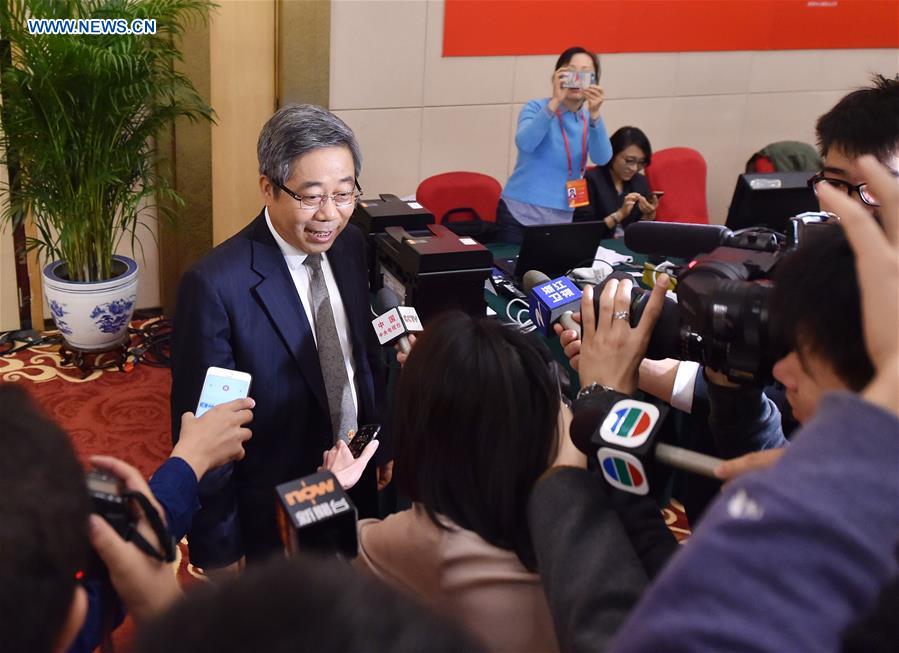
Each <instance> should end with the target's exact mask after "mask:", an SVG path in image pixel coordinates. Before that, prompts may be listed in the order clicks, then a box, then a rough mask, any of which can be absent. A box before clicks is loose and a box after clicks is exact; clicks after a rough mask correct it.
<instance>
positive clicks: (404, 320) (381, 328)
mask: <svg viewBox="0 0 899 653" xmlns="http://www.w3.org/2000/svg"><path fill="white" fill-rule="evenodd" d="M373 308H374V309H375V313H377V314H378V317H376V318H375V319H374V320H372V321H371V326H372V328H373V329H374V330H375V333H376V334H377V336H378V342H380V343H381V344H382V345H392V344H393V343H395V342H398V343H399V347H400V351H402V352H403V353H404V354H408V353H409V352H410V351H411V350H412V345H411V344H409V334H410V333H412V332H419V331H421V330H422V328H423V327H422V325H421V320H419V319H418V313H416V312H415V309H414V308H412V307H411V306H400V298H399V297H397V294H396V293H395V292H393V291H392V290H391V289H390V288H387V287H386V286H385V287H384V288H381V289H380V290H379V291H378V294H377V295H375V303H374V307H373Z"/></svg>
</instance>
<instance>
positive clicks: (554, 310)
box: [522, 270, 582, 338]
mask: <svg viewBox="0 0 899 653" xmlns="http://www.w3.org/2000/svg"><path fill="white" fill-rule="evenodd" d="M522 284H523V285H524V290H525V292H526V293H527V294H528V307H529V309H530V316H531V321H532V322H533V323H534V324H535V325H536V326H537V329H538V330H539V331H540V333H542V334H543V335H544V336H551V335H553V324H555V323H556V322H559V323H560V324H561V325H562V327H563V328H565V329H572V330H574V331H577V335H578V338H580V337H581V326H580V325H579V324H578V323H577V322H575V321H574V320H573V319H572V317H571V314H572V313H573V312H574V311H577V310H580V306H581V294H582V293H581V291H580V289H579V288H578V287H577V286H576V285H575V284H574V282H573V281H572V280H571V279H569V278H568V277H558V278H556V279H550V278H549V277H548V276H546V275H545V274H543V273H542V272H539V271H537V270H529V271H527V272H525V273H524V277H523V278H522Z"/></svg>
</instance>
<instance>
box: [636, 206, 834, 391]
mask: <svg viewBox="0 0 899 653" xmlns="http://www.w3.org/2000/svg"><path fill="white" fill-rule="evenodd" d="M834 224H835V222H834V220H833V219H832V217H831V215H830V214H828V213H821V212H814V213H804V214H802V215H799V216H796V217H793V218H790V220H789V223H788V229H787V232H786V233H785V234H779V233H776V232H773V231H771V230H770V229H767V228H750V229H744V230H741V231H739V232H732V231H730V230H729V229H726V228H724V227H718V226H707V225H688V224H665V223H652V222H647V223H637V224H635V225H632V226H631V227H628V230H627V231H625V242H626V243H627V245H628V247H630V248H631V249H633V250H634V251H637V252H640V253H644V254H655V255H663V256H664V255H668V252H666V251H664V250H665V249H666V245H668V244H669V243H673V248H674V249H675V250H676V252H675V255H679V256H682V257H684V258H692V260H690V261H689V263H687V265H686V266H684V267H683V268H682V269H681V272H680V273H679V274H677V287H676V290H675V292H676V294H677V305H676V307H675V306H674V303H673V302H669V301H667V300H666V306H665V307H664V308H663V314H662V318H661V319H660V320H659V323H658V324H657V325H656V328H655V331H654V333H653V336H652V341H651V343H650V347H649V351H650V352H651V353H652V357H658V358H663V357H669V358H677V359H679V360H692V361H697V362H699V363H702V364H703V365H705V366H707V367H709V368H711V369H715V370H719V371H721V372H723V373H725V374H727V376H728V378H730V379H731V380H732V381H735V382H737V383H753V384H760V385H764V384H766V383H768V382H770V380H771V370H772V367H773V366H774V363H775V362H776V361H777V360H778V359H779V358H780V357H781V356H783V355H785V354H786V353H787V352H786V351H784V347H783V345H782V344H781V343H782V338H781V337H780V333H779V330H778V324H777V319H778V316H776V315H773V314H772V311H771V307H770V304H771V293H772V292H773V290H774V282H773V281H772V275H773V273H774V272H775V270H776V269H777V265H778V263H779V262H780V261H781V260H782V259H783V257H784V256H786V255H787V254H788V253H789V252H791V251H793V250H794V249H796V248H798V247H800V246H801V244H802V243H803V242H804V241H806V239H807V238H808V237H809V235H810V232H809V229H817V228H833V225H834ZM638 225H640V229H639V230H638V231H637V237H636V238H634V237H632V238H630V239H628V234H629V232H630V231H631V230H632V229H633V228H634V227H636V226H638ZM655 243H657V244H658V245H657V246H654V244H655ZM694 244H695V247H694V248H693V251H694V252H695V253H694V254H693V255H692V256H684V253H685V252H689V251H690V250H691V245H694ZM648 250H650V251H648ZM648 297H649V293H648V292H646V291H643V290H638V291H636V292H635V293H634V299H633V301H632V306H631V315H632V317H631V322H632V324H634V323H636V322H638V321H639V315H640V313H641V312H642V309H643V307H644V306H645V304H646V301H647V300H648ZM675 312H676V316H675V315H674V313H675ZM666 314H667V315H666Z"/></svg>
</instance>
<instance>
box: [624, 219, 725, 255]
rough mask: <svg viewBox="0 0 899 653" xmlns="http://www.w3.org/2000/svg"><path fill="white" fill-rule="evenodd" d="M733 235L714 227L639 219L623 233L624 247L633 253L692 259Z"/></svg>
mask: <svg viewBox="0 0 899 653" xmlns="http://www.w3.org/2000/svg"><path fill="white" fill-rule="evenodd" d="M733 235H734V232H733V231H731V230H730V229H728V228H727V227H723V226H721V225H717V224H680V223H676V222H646V221H643V220H641V221H640V222H635V223H634V224H631V225H629V226H628V227H627V228H626V229H625V230H624V244H625V245H627V248H628V249H629V250H631V251H633V252H637V253H639V254H649V255H654V256H667V257H670V256H673V257H676V258H684V259H692V258H694V257H695V256H696V255H697V254H704V253H706V252H711V251H712V250H713V249H716V248H718V247H722V246H726V245H727V244H728V243H729V242H730V241H731V238H732V237H733Z"/></svg>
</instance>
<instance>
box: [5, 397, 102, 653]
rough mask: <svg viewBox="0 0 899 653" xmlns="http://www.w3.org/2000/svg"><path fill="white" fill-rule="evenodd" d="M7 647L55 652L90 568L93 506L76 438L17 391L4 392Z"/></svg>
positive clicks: (7, 648)
mask: <svg viewBox="0 0 899 653" xmlns="http://www.w3.org/2000/svg"><path fill="white" fill-rule="evenodd" d="M0 451H2V452H3V453H2V455H0V497H2V500H0V615H2V616H0V642H2V647H3V650H9V651H29V652H32V653H42V652H44V651H48V652H49V651H52V650H54V648H55V646H56V645H57V644H58V641H57V640H58V638H59V636H60V634H61V631H62V629H63V627H64V626H65V623H66V620H67V618H68V615H69V611H70V608H71V605H72V600H73V598H74V595H75V588H76V583H77V581H76V579H75V575H76V573H77V572H78V571H79V570H82V569H83V568H84V566H85V561H86V559H87V552H88V546H89V545H88V534H87V520H88V515H89V511H90V503H89V501H88V496H87V488H86V486H85V483H84V471H83V469H82V467H81V465H80V464H79V462H78V459H77V457H76V456H75V451H74V449H73V448H72V444H71V442H70V441H69V438H68V436H66V434H65V433H64V432H63V431H62V430H61V429H60V428H59V427H58V426H56V425H55V424H54V423H53V422H51V421H50V420H49V419H48V418H47V417H45V416H44V415H43V414H42V413H41V411H40V410H38V409H37V407H36V406H35V405H34V403H33V402H32V400H31V399H30V397H29V395H28V393H27V392H26V391H25V390H24V389H23V388H21V387H19V386H16V385H14V384H12V383H4V384H0Z"/></svg>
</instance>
